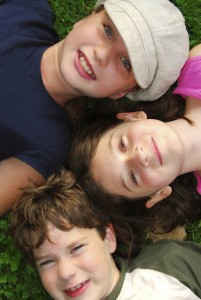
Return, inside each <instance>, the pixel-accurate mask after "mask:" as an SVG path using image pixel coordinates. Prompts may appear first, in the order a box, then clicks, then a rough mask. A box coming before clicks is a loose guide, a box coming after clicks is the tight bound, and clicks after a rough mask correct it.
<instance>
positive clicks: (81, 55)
mask: <svg viewBox="0 0 201 300" xmlns="http://www.w3.org/2000/svg"><path fill="white" fill-rule="evenodd" d="M78 58H79V61H80V64H81V66H82V68H83V70H84V72H85V73H86V74H87V75H89V76H90V77H91V78H92V79H94V80H95V79H96V75H95V74H94V70H93V68H92V66H91V64H90V63H89V61H88V59H87V57H86V56H85V55H84V53H83V52H82V51H80V50H78Z"/></svg>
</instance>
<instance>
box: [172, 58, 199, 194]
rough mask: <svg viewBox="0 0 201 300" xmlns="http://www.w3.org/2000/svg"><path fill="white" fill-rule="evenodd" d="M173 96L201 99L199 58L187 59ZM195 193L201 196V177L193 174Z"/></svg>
mask: <svg viewBox="0 0 201 300" xmlns="http://www.w3.org/2000/svg"><path fill="white" fill-rule="evenodd" d="M173 94H178V95H181V96H182V97H183V98H184V99H185V97H186V96H190V97H194V98H197V99H201V56H196V57H192V58H189V59H188V60H187V62H186V63H185V65H184V67H183V69H182V71H181V74H180V76H179V79H178V87H177V88H176V89H175V90H174V91H173ZM195 176H196V178H197V181H198V182H197V191H198V193H199V194H200V195H201V176H200V175H199V174H197V173H196V172H195Z"/></svg>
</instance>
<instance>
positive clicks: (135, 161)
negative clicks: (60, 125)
mask: <svg viewBox="0 0 201 300" xmlns="http://www.w3.org/2000/svg"><path fill="white" fill-rule="evenodd" d="M200 57H201V45H198V46H196V47H195V48H193V49H192V50H191V52H190V58H189V60H188V61H187V63H186V65H185V67H184V68H183V71H182V73H181V76H180V79H179V87H178V88H177V89H176V90H175V92H174V93H180V94H182V95H185V96H187V97H186V108H185V113H184V118H180V119H178V120H174V121H171V122H166V123H164V122H162V121H159V120H155V119H147V116H146V114H145V113H144V112H132V113H120V114H118V118H119V119H121V120H124V121H126V122H121V121H115V120H112V119H111V116H110V121H108V122H107V120H106V119H107V118H105V120H104V118H103V119H100V122H102V123H103V126H102V128H100V126H99V125H97V124H96V120H95V121H94V122H92V123H93V124H92V123H89V128H86V132H85V130H83V125H82V133H80V136H79V137H78V139H75V141H74V143H75V146H76V149H75V147H72V157H71V163H72V170H73V171H74V172H75V173H76V174H78V175H80V176H81V177H86V178H88V177H91V179H92V180H94V181H95V182H97V184H98V185H99V186H101V187H103V188H104V189H105V190H106V191H108V192H109V193H111V194H113V195H121V196H125V197H127V198H129V199H139V200H140V199H144V200H145V198H146V199H147V202H146V207H147V208H150V207H152V206H153V205H154V204H156V203H157V202H159V201H161V200H163V199H164V198H166V197H168V196H169V195H171V192H172V188H171V186H170V184H171V183H172V182H173V181H174V180H175V178H176V177H177V176H179V175H182V174H185V173H188V172H193V171H195V172H196V173H195V175H196V177H197V179H198V192H199V193H200V194H201V189H200V176H201V159H200V151H201V143H200V139H199V136H200V134H201V122H200V113H201V102H200V101H199V100H198V99H201V93H200V79H201V77H200V74H201V71H200V70H201V63H200ZM192 77H193V80H192ZM98 114H99V112H98ZM114 114H115V113H113V116H114ZM93 117H94V118H97V116H95V115H93ZM97 123H98V121H97ZM109 123H110V124H109ZM115 124H116V126H115ZM109 127H110V128H109ZM90 128H91V130H90ZM184 132H185V134H184ZM86 136H87V137H86ZM82 153H84V159H82ZM192 153H193V155H192ZM86 154H87V155H86ZM78 157H79V160H78V159H77V158H78ZM108 178H110V180H108ZM90 186H93V189H95V187H94V184H93V183H92V182H90Z"/></svg>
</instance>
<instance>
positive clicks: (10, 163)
mask: <svg viewBox="0 0 201 300" xmlns="http://www.w3.org/2000/svg"><path fill="white" fill-rule="evenodd" d="M30 180H32V181H34V182H36V183H37V184H42V183H44V182H45V179H44V177H43V176H42V175H41V174H40V173H38V172H37V171H36V170H35V169H33V168H32V167H30V166H29V165H28V164H26V163H24V162H22V161H20V160H18V159H16V158H9V159H5V160H3V161H1V162H0V216H1V215H3V214H4V213H5V212H7V211H8V210H9V209H11V208H12V206H13V204H14V202H15V201H17V200H18V199H20V196H21V194H22V192H23V191H22V188H24V187H26V186H28V185H29V181H30Z"/></svg>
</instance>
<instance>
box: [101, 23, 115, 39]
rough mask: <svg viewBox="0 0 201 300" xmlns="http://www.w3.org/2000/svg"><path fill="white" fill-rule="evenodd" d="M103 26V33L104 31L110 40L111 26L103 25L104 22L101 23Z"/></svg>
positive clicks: (111, 34)
mask: <svg viewBox="0 0 201 300" xmlns="http://www.w3.org/2000/svg"><path fill="white" fill-rule="evenodd" d="M103 27H104V30H105V33H106V35H107V37H108V38H109V39H110V40H111V39H112V36H113V31H112V28H111V27H110V26H107V25H105V24H103Z"/></svg>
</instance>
